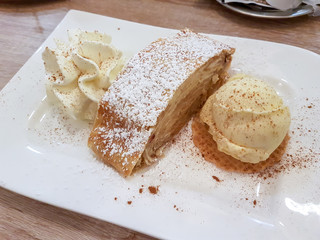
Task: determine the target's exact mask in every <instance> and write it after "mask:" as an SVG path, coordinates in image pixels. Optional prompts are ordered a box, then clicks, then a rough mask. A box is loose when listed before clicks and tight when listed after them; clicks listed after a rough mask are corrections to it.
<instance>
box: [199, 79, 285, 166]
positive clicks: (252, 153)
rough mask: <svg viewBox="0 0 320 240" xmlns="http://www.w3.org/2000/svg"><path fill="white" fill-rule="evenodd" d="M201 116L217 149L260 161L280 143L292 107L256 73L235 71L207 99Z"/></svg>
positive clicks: (247, 160)
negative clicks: (252, 74) (235, 73)
mask: <svg viewBox="0 0 320 240" xmlns="http://www.w3.org/2000/svg"><path fill="white" fill-rule="evenodd" d="M200 119H201V120H202V121H203V122H205V123H206V124H207V125H208V126H209V133H210V134H211V135H212V137H213V139H214V140H215V141H216V143H217V146H218V150H219V151H221V152H224V153H226V154H228V155H230V156H232V157H234V158H236V159H238V160H241V161H243V162H249V163H258V162H260V161H264V160H266V159H267V158H268V157H269V156H270V154H271V153H272V152H273V151H274V150H275V149H276V148H277V147H278V146H279V145H280V144H281V142H282V141H283V139H284V137H285V136H286V134H287V132H288V130H289V126H290V111H289V108H288V107H287V106H285V105H284V103H283V101H282V99H281V98H280V97H279V96H278V94H277V93H276V91H275V90H274V89H273V88H272V87H271V86H269V85H268V84H267V83H265V82H263V81H261V80H258V79H256V78H254V77H250V76H246V75H242V74H241V75H236V76H235V77H233V78H230V79H229V80H228V82H227V83H226V84H224V85H223V86H222V87H221V88H219V89H218V90H217V91H216V92H215V93H214V94H213V95H212V96H211V97H210V98H209V99H208V100H207V102H206V103H205V105H204V107H203V109H202V110H201V113H200Z"/></svg>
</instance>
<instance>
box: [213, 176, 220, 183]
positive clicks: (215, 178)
mask: <svg viewBox="0 0 320 240" xmlns="http://www.w3.org/2000/svg"><path fill="white" fill-rule="evenodd" d="M212 178H213V179H214V180H216V181H217V182H221V180H220V179H219V178H218V177H217V176H212Z"/></svg>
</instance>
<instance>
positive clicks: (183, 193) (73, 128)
mask: <svg viewBox="0 0 320 240" xmlns="http://www.w3.org/2000/svg"><path fill="white" fill-rule="evenodd" d="M75 28H80V29H83V30H89V31H93V30H98V31H101V32H104V33H107V34H109V35H111V36H112V37H113V44H114V45H115V46H116V47H117V48H119V49H120V50H122V51H123V52H124V54H125V55H126V56H132V54H134V53H136V52H138V51H139V50H140V49H142V48H143V47H144V46H146V45H147V44H148V43H150V42H151V41H153V40H156V39H157V38H159V37H162V36H167V35H170V34H172V33H175V32H176V30H170V29H164V28H158V27H153V26H148V25H143V24H137V23H132V22H127V21H123V20H118V19H113V18H109V17H104V16H99V15H94V14H90V13H85V12H79V11H70V12H69V13H68V14H67V15H66V17H65V18H64V19H63V20H62V22H61V23H60V24H59V25H58V27H57V28H56V29H55V30H54V31H53V33H52V34H51V35H50V37H49V38H48V39H47V40H46V41H45V42H44V43H43V44H42V45H41V47H40V48H39V49H38V50H37V51H36V52H35V54H34V55H33V56H32V57H31V58H30V59H29V60H28V61H27V62H26V64H25V65H24V66H23V67H22V68H21V69H20V71H19V72H18V73H17V74H16V75H15V76H14V77H13V78H12V80H11V81H10V82H9V83H8V85H7V86H6V87H5V88H4V89H3V90H2V91H1V94H0V103H1V104H0V122H1V134H0V150H1V158H0V164H1V167H0V186H2V187H4V188H7V189H9V190H12V191H15V192H17V193H20V194H23V195H25V196H28V197H31V198H34V199H37V200H39V201H43V202H46V203H49V204H52V205H55V206H59V207H62V208H66V209H69V210H72V211H75V212H79V213H83V214H86V215H89V216H92V217H95V218H99V219H103V220H106V221H108V222H112V223H115V224H118V225H121V226H125V227H128V228H131V229H134V230H137V231H140V232H143V233H146V234H149V235H152V236H156V237H160V238H166V239H213V238H215V239H227V238H237V239H248V238H250V239H284V238H290V239H302V238H305V239H316V238H318V237H319V236H320V227H319V226H320V203H319V201H320V188H319V183H320V180H319V179H320V178H319V176H320V163H319V143H318V142H317V140H318V139H320V133H319V131H320V124H319V122H320V114H319V112H320V111H319V109H320V107H319V105H320V103H319V92H320V91H319V90H320V87H319V66H320V57H319V55H317V54H315V53H312V52H309V51H306V50H304V49H300V48H296V47H292V46H287V45H282V44H277V43H271V42H264V41H257V40H250V39H241V38H235V37H226V36H215V35H209V36H210V37H213V38H215V39H217V40H221V41H223V42H225V43H228V44H230V45H232V46H233V47H235V48H236V53H235V55H234V59H233V63H232V67H231V74H234V73H236V72H243V73H247V74H251V75H255V76H257V77H260V78H261V79H264V80H265V81H268V82H269V83H270V84H271V85H273V86H274V87H275V88H276V90H277V91H278V92H279V94H280V95H282V96H283V98H284V99H285V102H286V103H287V104H288V105H289V107H290V110H291V113H292V125H291V128H290V136H291V140H290V142H289V145H288V148H287V153H286V154H285V156H284V159H283V165H284V167H285V168H286V170H285V171H282V172H280V173H279V174H277V175H276V176H274V177H268V176H267V177H266V179H264V177H259V176H258V175H243V174H234V173H227V172H224V171H221V170H219V169H217V168H216V167H215V166H214V165H213V164H210V163H208V162H205V161H204V160H203V159H202V157H201V155H200V154H199V152H198V150H197V149H196V148H195V147H194V146H193V144H192V141H191V139H190V138H191V133H190V126H189V125H188V126H186V128H185V129H184V130H183V131H182V132H181V133H180V134H179V136H177V137H176V139H175V142H174V143H172V144H171V146H169V148H168V151H167V156H166V158H164V159H163V160H161V161H160V162H159V163H158V164H155V165H153V166H151V167H149V168H148V169H144V170H143V171H140V172H138V173H136V174H135V175H134V176H132V177H130V178H127V179H123V178H122V177H120V176H119V175H118V174H117V173H116V172H115V171H114V170H113V169H112V168H110V167H108V166H105V165H104V164H102V163H100V162H99V161H97V160H96V159H95V158H94V156H93V155H92V153H91V152H90V151H89V149H88V148H87V146H86V141H87V137H88V134H89V131H90V126H89V125H88V124H86V123H84V122H80V121H78V122H77V121H73V120H71V119H69V118H67V117H66V116H64V115H63V114H62V113H61V112H59V111H58V110H57V109H56V108H55V107H53V106H49V105H47V103H46V101H42V99H43V98H44V97H45V86H44V84H45V72H44V67H43V63H42V60H41V53H42V51H43V50H44V48H45V47H46V46H49V47H51V48H55V45H54V41H53V39H54V38H57V39H62V40H66V39H67V30H68V29H75ZM22 50H23V49H22ZM291 161H293V162H295V163H296V164H297V166H296V167H292V166H289V165H292V164H290V162H291ZM299 161H301V162H299ZM212 176H216V177H218V178H219V179H221V181H220V182H218V181H215V180H214V179H213V177H212ZM149 186H158V187H159V191H158V193H157V194H151V193H150V192H149V190H148V187H149ZM140 189H142V190H140ZM139 191H142V192H141V193H140V192H139ZM128 201H131V204H128ZM254 203H256V204H254Z"/></svg>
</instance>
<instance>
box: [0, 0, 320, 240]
mask: <svg viewBox="0 0 320 240" xmlns="http://www.w3.org/2000/svg"><path fill="white" fill-rule="evenodd" d="M6 2H7V3H6ZM69 9H77V10H82V11H89V12H93V13H97V14H101V15H106V16H110V17H115V18H120V19H125V20H129V21H134V22H139V23H145V24H150V25H155V26H160V27H168V28H176V29H182V28H184V27H188V28H191V29H193V30H194V31H197V32H205V33H213V34H220V35H229V36H238V37H246V38H254V39H261V40H267V41H273V42H279V43H285V44H290V45H294V46H298V47H302V48H305V49H308V50H310V51H313V52H315V53H318V54H320V17H310V16H303V17H299V18H292V19H284V20H268V19H257V18H252V17H247V16H243V15H240V14H238V13H234V12H232V11H230V10H228V9H225V8H224V7H223V6H221V5H220V4H218V3H217V2H216V1H215V0H160V1H155V0H122V1H118V0H65V1H62V0H47V1H32V0H29V1H28V0H26V1H17V0H11V1H9V0H8V1H4V0H0V29H1V34H0V47H1V54H0V73H1V74H0V89H2V88H3V87H4V86H5V85H6V84H7V82H9V80H10V79H11V78H12V77H13V75H14V74H15V73H16V72H17V71H18V70H19V69H20V68H21V67H22V65H23V64H24V63H25V62H26V61H27V59H28V58H29V57H30V56H31V55H32V54H33V53H34V52H35V51H36V50H37V48H38V47H39V46H40V45H41V43H42V42H43V41H44V40H45V39H46V38H47V37H48V35H49V34H50V33H51V32H52V30H53V29H54V28H55V27H56V25H57V24H58V23H59V22H60V21H61V20H62V18H63V17H64V16H65V14H66V13H67V12H68V10H69ZM52 238H54V239H79V238H81V239H101V238H105V239H151V237H149V236H146V235H144V234H141V233H138V232H135V231H132V230H129V229H126V228H123V227H119V226H116V225H114V224H111V223H107V222H104V221H100V220H96V219H94V218H91V217H87V216H84V215H81V214H78V213H73V212H70V211H67V210H64V209H60V208H57V207H53V206H50V205H47V204H44V203H41V202H38V201H35V200H32V199H29V198H27V197H24V196H21V195H18V194H16V193H13V192H10V191H8V190H5V189H2V188H0V239H52Z"/></svg>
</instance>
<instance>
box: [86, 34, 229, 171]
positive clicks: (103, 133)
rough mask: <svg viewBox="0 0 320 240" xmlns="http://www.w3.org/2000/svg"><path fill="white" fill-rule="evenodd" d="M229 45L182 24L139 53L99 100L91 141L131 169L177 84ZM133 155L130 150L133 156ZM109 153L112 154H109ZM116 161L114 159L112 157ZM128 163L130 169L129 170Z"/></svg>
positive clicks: (226, 49)
mask: <svg viewBox="0 0 320 240" xmlns="http://www.w3.org/2000/svg"><path fill="white" fill-rule="evenodd" d="M223 51H233V50H232V49H231V48H230V47H229V46H227V45H225V44H223V43H220V42H217V41H215V40H212V39H210V38H208V37H205V36H203V35H200V34H196V33H193V32H192V31H190V30H188V29H186V30H184V31H181V32H179V33H178V34H176V35H174V36H171V37H168V38H161V39H158V40H157V41H155V42H153V43H151V44H150V45H148V46H147V47H146V48H145V49H144V50H142V51H141V52H139V53H137V54H136V55H135V56H134V57H133V58H132V59H131V60H130V61H129V62H128V64H127V66H126V68H125V69H124V71H123V72H122V73H120V75H119V76H118V78H117V80H116V81H115V83H114V84H113V85H112V86H111V87H110V88H109V89H108V91H107V92H106V94H105V95H104V97H103V99H102V101H101V102H100V107H99V113H100V115H99V116H98V117H99V118H100V119H101V120H102V123H101V124H100V125H98V126H96V128H95V129H94V130H93V132H92V134H91V137H90V139H89V142H90V141H92V142H93V145H94V146H93V148H95V149H93V150H94V151H95V152H98V153H100V154H101V155H103V158H104V159H108V161H109V162H110V163H111V164H114V165H116V168H117V169H118V168H119V166H120V167H121V169H118V170H119V171H120V172H121V170H122V171H124V172H126V174H127V173H128V172H129V173H128V174H130V172H131V170H132V169H133V168H134V166H135V165H136V164H137V163H138V162H139V161H140V157H141V155H142V153H143V151H144V148H145V146H146V144H147V142H148V139H149V137H150V135H151V133H152V130H153V127H154V126H156V124H157V119H158V117H159V115H160V114H161V113H162V112H163V111H164V110H165V109H166V107H167V106H168V104H169V101H170V99H171V98H172V97H173V95H174V93H175V92H176V90H177V89H178V88H179V86H180V85H181V84H183V82H184V81H185V80H186V79H188V77H189V76H190V75H191V74H192V73H193V72H195V71H196V70H197V69H198V68H199V67H200V66H202V65H203V64H205V63H206V62H207V61H208V60H209V59H211V58H213V57H214V56H216V55H218V54H221V53H222V52H223ZM133 155H134V156H133ZM112 156H119V157H120V159H119V157H114V158H113V160H110V157H112ZM115 162H117V163H115ZM130 169H131V170H130Z"/></svg>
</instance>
